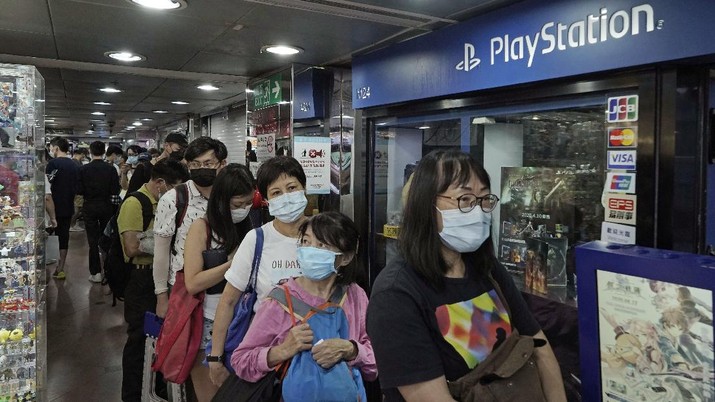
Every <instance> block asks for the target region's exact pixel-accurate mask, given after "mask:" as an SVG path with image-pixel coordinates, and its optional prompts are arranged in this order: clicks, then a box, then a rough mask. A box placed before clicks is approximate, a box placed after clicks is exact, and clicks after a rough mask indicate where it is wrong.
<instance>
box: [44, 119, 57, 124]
mask: <svg viewBox="0 0 715 402" xmlns="http://www.w3.org/2000/svg"><path fill="white" fill-rule="evenodd" d="M54 122H55V119H45V123H54Z"/></svg>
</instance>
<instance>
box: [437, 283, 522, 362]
mask: <svg viewBox="0 0 715 402" xmlns="http://www.w3.org/2000/svg"><path fill="white" fill-rule="evenodd" d="M435 316H436V317H437V322H438V323H439V330H440V332H441V333H442V336H443V337H444V340H446V341H447V342H448V343H449V344H450V345H452V347H453V348H454V350H455V351H457V353H459V355H460V356H462V358H463V359H464V361H465V362H466V363H467V366H468V367H469V368H470V369H472V368H474V367H476V366H477V364H479V363H481V362H482V361H484V359H485V358H486V357H487V356H488V355H489V353H491V351H492V350H493V349H494V348H495V347H496V346H499V345H500V344H501V342H503V341H504V340H505V339H506V337H507V336H509V334H511V325H510V319H509V315H508V314H507V312H506V309H505V308H504V305H503V303H502V302H501V300H499V295H498V294H497V293H496V291H494V290H490V291H489V292H486V293H482V294H481V295H479V296H477V297H475V298H473V299H471V300H465V301H461V302H457V303H452V304H443V305H441V306H439V307H437V310H436V311H435Z"/></svg>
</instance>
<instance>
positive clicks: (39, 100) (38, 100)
mask: <svg viewBox="0 0 715 402" xmlns="http://www.w3.org/2000/svg"><path fill="white" fill-rule="evenodd" d="M35 102H40V103H43V102H45V100H44V99H35Z"/></svg>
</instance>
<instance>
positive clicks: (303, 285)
mask: <svg viewBox="0 0 715 402" xmlns="http://www.w3.org/2000/svg"><path fill="white" fill-rule="evenodd" d="M357 248H358V231H357V229H356V228H355V224H354V223H353V222H352V221H351V220H350V219H349V218H348V217H347V216H345V215H343V214H341V213H339V212H324V213H321V214H318V215H315V216H313V217H312V218H310V220H308V221H307V222H305V223H304V224H303V225H302V226H301V227H300V243H299V246H298V261H299V262H300V267H301V269H302V270H303V275H302V276H299V277H297V278H294V279H290V280H288V282H286V283H285V285H284V286H286V287H287V289H288V291H289V292H290V294H291V295H292V297H294V298H295V299H298V300H300V301H302V302H304V303H306V304H307V305H309V306H320V305H322V304H323V303H325V302H326V301H327V300H328V299H329V298H330V296H331V295H332V294H333V292H334V291H335V289H336V288H337V287H343V289H344V291H345V294H346V296H345V299H344V302H343V303H342V310H343V311H344V313H345V316H346V318H347V322H348V332H349V339H341V338H330V339H322V338H321V339H316V337H315V336H314V334H313V331H312V329H311V328H310V326H309V324H306V323H303V324H300V325H297V326H295V327H293V326H292V322H291V318H290V315H289V314H288V313H286V311H285V310H284V308H283V307H282V306H281V305H280V304H279V303H278V302H276V301H275V300H273V299H270V298H269V299H267V300H266V301H265V302H264V303H263V304H262V305H261V307H260V308H259V309H258V312H257V313H256V316H255V317H254V318H253V321H252V322H251V326H250V327H249V329H248V333H247V334H246V337H245V338H244V339H243V341H242V342H241V344H240V346H239V347H238V349H236V351H235V352H234V353H233V356H232V358H231V365H232V366H233V367H234V368H235V370H236V374H237V375H238V376H239V377H241V378H243V379H244V380H246V381H250V382H255V381H258V380H259V379H261V378H262V377H263V376H265V375H266V374H267V373H268V372H269V371H270V370H273V369H274V368H275V367H276V366H277V365H279V364H280V363H282V362H284V361H286V360H290V359H292V358H293V356H295V355H296V354H298V353H300V352H302V351H306V350H310V352H311V355H312V358H313V359H314V360H315V362H316V363H317V364H318V365H319V366H321V367H323V368H324V369H330V368H331V367H333V366H334V365H335V364H336V363H338V362H341V361H346V362H347V363H348V365H349V366H352V367H356V368H358V369H359V370H360V372H361V374H362V376H363V377H364V378H365V379H366V380H368V381H372V380H374V379H375V378H376V377H377V367H376V365H375V357H374V355H373V352H372V344H371V343H370V339H369V338H368V336H367V332H366V330H365V313H366V311H367V303H368V300H367V295H366V294H365V291H364V290H362V288H360V287H359V286H358V285H357V284H356V283H355V280H356V278H357V276H358V274H359V271H358V267H357V264H356V263H355V262H354V261H353V260H354V257H355V254H356V253H357ZM298 381H300V380H298Z"/></svg>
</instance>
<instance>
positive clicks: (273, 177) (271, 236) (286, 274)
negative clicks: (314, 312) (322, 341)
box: [207, 156, 308, 386]
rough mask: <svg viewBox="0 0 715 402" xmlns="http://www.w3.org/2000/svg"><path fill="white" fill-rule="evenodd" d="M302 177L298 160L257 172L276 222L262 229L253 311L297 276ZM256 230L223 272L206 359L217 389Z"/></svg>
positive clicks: (270, 163) (271, 163)
mask: <svg viewBox="0 0 715 402" xmlns="http://www.w3.org/2000/svg"><path fill="white" fill-rule="evenodd" d="M305 181H306V178H305V172H303V167H302V166H301V165H300V163H298V161H297V160H295V159H293V158H291V157H288V156H277V157H275V158H271V159H269V160H267V161H266V162H264V163H263V164H262V165H261V167H260V168H259V169H258V177H257V182H258V191H259V192H260V193H261V194H262V195H263V196H264V198H266V199H267V200H268V212H269V213H270V214H271V215H272V216H273V217H274V218H275V219H274V220H273V221H271V222H268V223H266V224H265V225H263V226H262V231H263V249H262V252H261V261H260V265H259V266H258V274H257V280H256V293H257V296H258V301H257V302H256V305H255V308H254V310H257V309H258V307H259V306H260V304H261V303H262V301H263V299H264V298H265V296H266V295H267V294H268V293H269V292H270V291H271V289H272V288H273V287H274V286H276V285H277V284H278V283H279V282H281V281H283V280H285V279H289V278H293V277H297V276H300V275H301V267H300V265H299V264H298V257H297V254H296V246H297V243H298V237H299V234H300V233H299V228H300V225H301V224H302V223H303V222H304V221H305V220H306V219H307V218H306V216H305V215H304V211H305V208H306V206H307V205H308V200H307V199H306V198H305ZM256 238H257V234H256V231H255V230H253V231H251V232H250V233H248V235H246V239H245V240H244V241H243V242H242V243H241V246H240V247H239V248H238V251H237V252H236V255H235V256H234V258H233V262H232V264H231V267H230V268H229V269H228V271H226V275H225V278H226V280H227V281H228V283H227V284H226V287H225V289H224V292H223V294H222V295H221V300H220V302H219V305H218V308H217V310H216V319H215V320H214V330H213V336H212V356H210V357H209V359H207V360H208V361H209V368H210V369H211V381H212V382H213V383H214V384H215V385H216V386H220V385H221V384H222V383H223V382H224V381H225V380H226V378H228V375H229V372H228V370H227V369H226V368H225V367H224V365H223V361H225V359H227V358H230V356H222V355H219V353H220V351H223V350H224V344H225V340H226V332H227V331H228V326H229V324H230V323H231V319H232V318H233V311H234V306H235V305H236V302H237V301H238V299H239V298H240V296H241V294H242V293H243V291H244V290H246V287H247V286H248V281H249V278H250V276H251V266H252V264H253V258H254V254H255V246H256Z"/></svg>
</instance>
